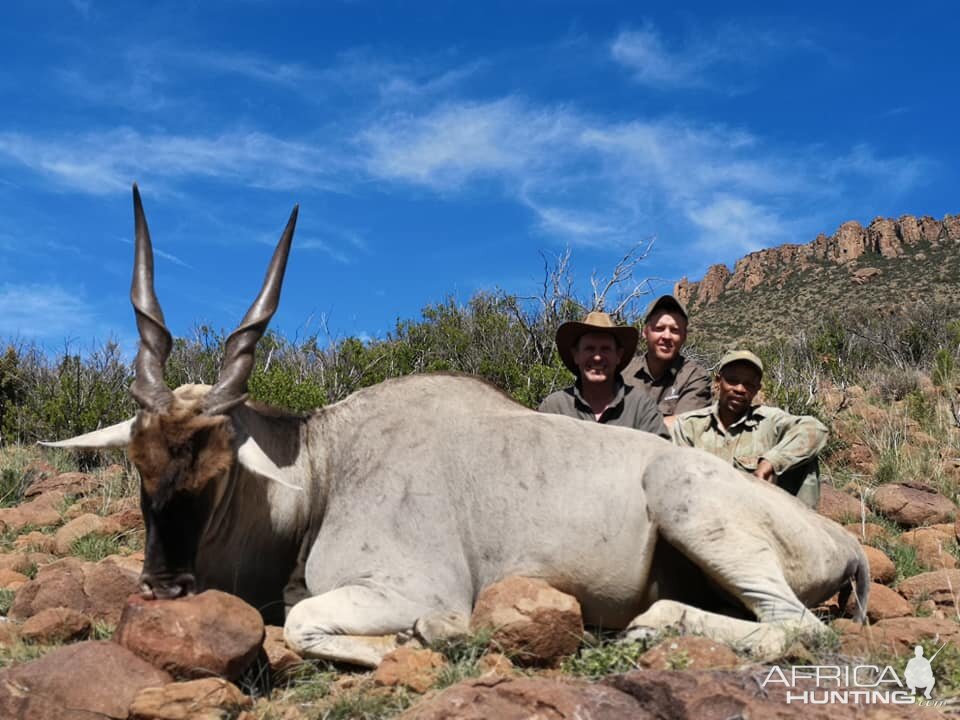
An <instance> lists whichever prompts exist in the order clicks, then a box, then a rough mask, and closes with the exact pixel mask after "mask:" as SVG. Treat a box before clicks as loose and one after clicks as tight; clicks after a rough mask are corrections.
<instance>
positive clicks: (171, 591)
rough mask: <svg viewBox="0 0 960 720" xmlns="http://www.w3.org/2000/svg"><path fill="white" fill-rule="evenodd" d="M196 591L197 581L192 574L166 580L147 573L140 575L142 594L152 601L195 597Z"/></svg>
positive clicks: (182, 574) (183, 574)
mask: <svg viewBox="0 0 960 720" xmlns="http://www.w3.org/2000/svg"><path fill="white" fill-rule="evenodd" d="M196 591H197V580H196V578H195V577H194V576H193V574H192V573H180V574H179V575H176V576H173V577H166V578H164V577H156V576H153V575H148V574H147V573H143V574H142V575H140V594H141V595H142V596H143V597H144V598H147V599H150V600H172V599H174V598H178V597H185V596H187V595H193V594H194V593H195V592H196Z"/></svg>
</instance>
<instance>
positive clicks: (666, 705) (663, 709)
mask: <svg viewBox="0 0 960 720" xmlns="http://www.w3.org/2000/svg"><path fill="white" fill-rule="evenodd" d="M769 672H770V670H769V669H767V668H750V669H748V670H741V671H722V670H712V671H683V672H676V671H671V670H640V671H635V672H631V673H627V674H625V675H615V676H612V677H609V678H605V679H604V680H602V681H600V682H599V683H595V684H589V683H585V682H583V681H579V680H568V679H547V678H522V679H521V678H517V679H514V678H509V679H506V678H497V677H491V678H481V679H478V680H469V681H465V682H461V683H458V684H457V685H454V686H452V687H450V688H448V689H447V690H445V691H443V692H442V693H439V694H438V695H436V696H434V697H433V698H431V699H428V700H425V701H424V702H421V703H420V704H418V705H416V706H414V707H413V708H411V709H410V710H408V711H407V712H406V713H404V714H403V715H401V716H400V718H405V719H406V720H454V719H456V720H487V719H488V718H496V719H497V720H520V719H521V718H522V719H523V720H533V719H536V720H574V719H577V720H580V719H586V718H597V719H598V720H599V719H600V718H602V719H603V720H627V719H628V718H629V719H630V720H653V719H654V718H656V719H657V720H729V718H776V720H855V719H856V720H859V719H861V718H864V717H867V714H866V713H864V712H863V707H861V706H856V705H844V704H839V703H831V704H829V705H810V704H801V703H797V702H794V703H792V704H788V703H787V693H788V692H790V693H792V694H797V693H799V692H801V691H802V690H815V689H816V685H815V684H814V681H813V680H810V679H808V680H804V681H801V682H804V683H806V684H804V685H801V686H785V685H784V684H782V683H780V682H771V683H768V684H766V685H765V686H764V681H765V679H766V678H767V676H768V674H769ZM869 716H870V717H876V718H877V720H881V719H882V720H901V719H902V720H907V719H908V718H909V719H911V720H912V719H914V718H922V720H928V719H930V718H937V717H940V711H939V710H937V709H935V708H920V707H916V706H914V705H910V706H904V707H900V706H895V705H891V706H884V707H883V708H882V709H881V710H880V712H877V713H875V714H874V713H872V714H870V715H869Z"/></svg>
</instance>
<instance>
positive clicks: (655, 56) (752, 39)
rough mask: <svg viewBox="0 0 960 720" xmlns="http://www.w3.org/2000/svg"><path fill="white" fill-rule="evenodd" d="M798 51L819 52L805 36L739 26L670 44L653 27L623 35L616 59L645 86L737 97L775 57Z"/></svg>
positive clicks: (616, 43)
mask: <svg viewBox="0 0 960 720" xmlns="http://www.w3.org/2000/svg"><path fill="white" fill-rule="evenodd" d="M798 38H800V39H798ZM795 50H805V51H808V52H809V51H812V50H816V47H815V45H813V44H812V43H810V42H809V41H808V40H806V39H804V38H802V37H801V36H800V35H796V34H793V35H791V36H790V37H785V36H782V35H780V34H778V33H775V32H773V31H771V30H767V29H762V28H758V27H749V26H743V25H738V24H733V23H728V24H725V25H722V26H720V27H718V28H715V29H713V30H712V31H711V32H710V33H708V34H701V33H697V32H688V33H687V34H686V35H685V36H684V37H683V38H682V40H680V41H678V42H674V43H670V44H668V43H667V41H666V40H665V38H664V35H663V33H661V32H660V31H659V30H658V29H657V28H656V27H654V26H653V25H652V24H649V23H648V24H646V25H644V26H643V27H642V28H640V29H639V30H623V31H622V32H620V34H618V35H617V37H616V38H615V39H614V41H613V42H612V43H611V45H610V55H611V57H613V59H614V60H615V61H616V62H618V63H620V64H621V65H623V66H624V67H625V68H627V69H628V70H629V71H630V73H631V75H632V77H633V79H634V81H636V82H637V83H639V84H641V85H646V86H649V87H654V88H660V89H670V88H698V89H708V90H714V91H721V92H734V93H739V92H743V91H744V90H745V89H746V87H747V85H746V83H747V82H748V81H749V76H750V75H751V74H752V73H753V72H755V71H756V70H758V69H760V68H762V67H763V66H764V65H768V64H769V63H770V62H771V60H772V58H774V57H776V56H779V55H783V54H785V53H788V52H792V51H795Z"/></svg>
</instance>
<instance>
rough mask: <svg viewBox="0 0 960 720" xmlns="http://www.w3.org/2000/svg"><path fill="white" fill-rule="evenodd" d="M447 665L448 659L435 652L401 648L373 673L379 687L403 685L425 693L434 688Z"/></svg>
mask: <svg viewBox="0 0 960 720" xmlns="http://www.w3.org/2000/svg"><path fill="white" fill-rule="evenodd" d="M446 664H447V660H446V658H445V657H444V656H443V655H441V654H440V653H438V652H434V651H433V650H426V649H420V648H411V647H399V648H397V649H396V650H394V651H393V652H391V653H388V654H387V655H386V656H384V658H383V660H382V661H381V663H380V665H379V666H378V667H377V669H376V671H374V673H373V681H374V682H375V683H376V684H377V685H384V686H387V687H396V686H398V685H402V686H404V687H408V688H410V689H411V690H413V691H414V692H418V693H424V692H426V691H427V690H429V689H430V688H432V687H433V686H434V684H435V683H436V682H437V678H438V677H439V676H440V671H441V670H443V668H444V666H446Z"/></svg>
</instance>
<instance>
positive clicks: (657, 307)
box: [623, 295, 711, 428]
mask: <svg viewBox="0 0 960 720" xmlns="http://www.w3.org/2000/svg"><path fill="white" fill-rule="evenodd" d="M643 339H644V340H645V341H646V344H647V348H646V351H645V352H644V353H643V354H642V355H638V356H637V357H635V358H633V359H632V360H631V362H630V364H629V365H627V367H626V368H625V369H624V371H623V380H624V382H626V383H627V384H628V385H633V386H635V387H636V388H638V389H640V390H643V391H644V393H645V394H647V395H648V396H649V397H650V398H651V399H652V400H653V401H654V402H655V403H656V405H657V409H658V410H659V411H660V414H661V415H662V416H663V421H664V423H666V425H667V427H668V428H669V427H670V426H671V425H672V424H673V419H674V418H675V417H676V416H677V415H679V414H680V413H682V412H686V411H687V410H696V409H698V408H702V407H706V406H708V405H709V404H710V388H711V382H710V374H709V373H708V372H707V371H706V370H704V369H703V368H702V367H700V366H699V365H698V364H697V363H695V362H693V361H692V360H688V359H687V358H685V357H684V356H683V355H681V354H680V351H681V350H682V349H683V344H684V343H685V342H686V340H687V309H686V308H685V307H684V306H683V304H682V303H681V302H680V301H679V300H677V299H676V298H675V297H674V296H673V295H661V296H660V297H659V298H657V299H656V300H654V301H653V302H652V303H650V306H649V307H648V308H647V313H646V315H644V319H643Z"/></svg>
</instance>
